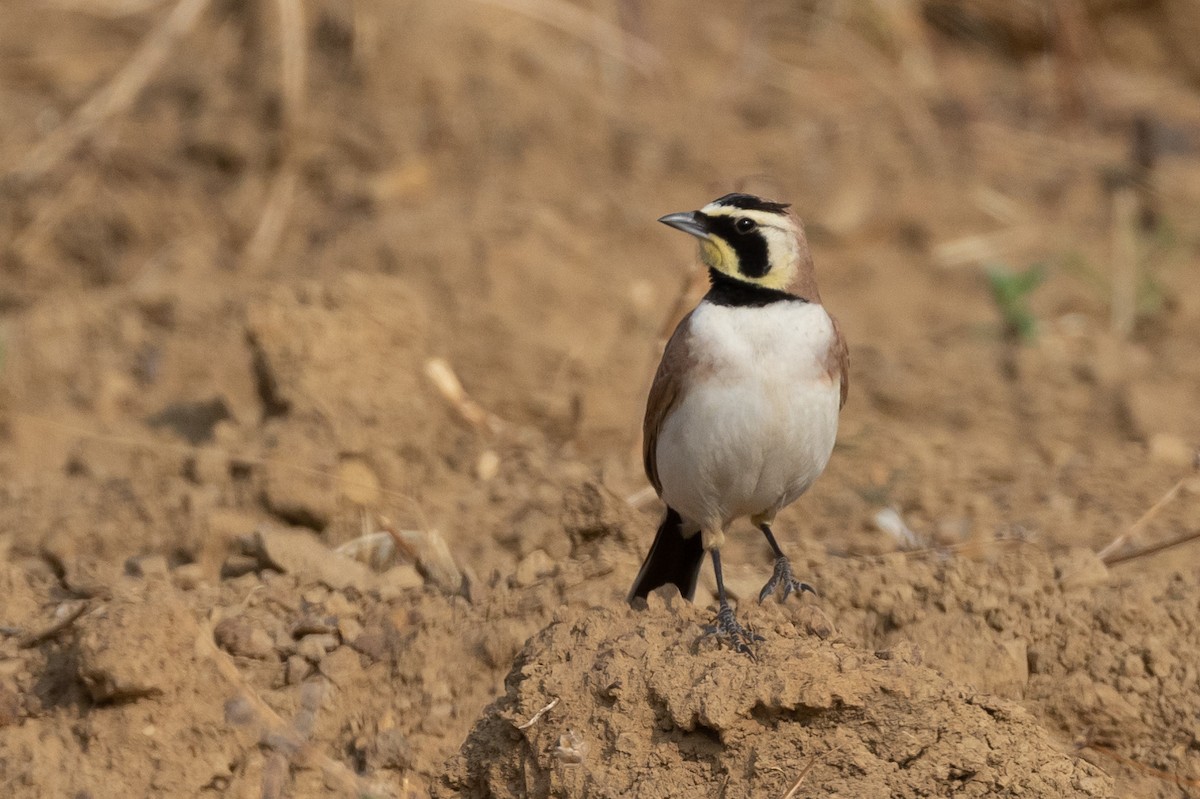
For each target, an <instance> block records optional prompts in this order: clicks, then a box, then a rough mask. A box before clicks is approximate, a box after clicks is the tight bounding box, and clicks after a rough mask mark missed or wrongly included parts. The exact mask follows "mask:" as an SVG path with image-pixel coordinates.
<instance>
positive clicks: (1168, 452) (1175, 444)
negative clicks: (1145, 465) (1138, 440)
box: [1147, 433, 1197, 469]
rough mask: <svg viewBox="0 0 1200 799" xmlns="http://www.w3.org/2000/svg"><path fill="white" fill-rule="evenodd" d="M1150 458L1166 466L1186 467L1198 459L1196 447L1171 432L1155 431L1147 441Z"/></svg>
mask: <svg viewBox="0 0 1200 799" xmlns="http://www.w3.org/2000/svg"><path fill="white" fill-rule="evenodd" d="M1147 450H1148V454H1149V455H1150V460H1152V461H1154V462H1156V463H1161V464H1163V465H1165V466H1174V467H1177V468H1180V469H1186V468H1188V467H1190V466H1192V465H1193V464H1194V463H1195V461H1196V452H1197V451H1196V448H1195V447H1192V446H1189V445H1188V443H1187V442H1186V441H1184V440H1183V439H1182V438H1179V437H1178V436H1173V435H1171V434H1170V433H1155V434H1154V435H1152V436H1150V440H1149V441H1148V442H1147Z"/></svg>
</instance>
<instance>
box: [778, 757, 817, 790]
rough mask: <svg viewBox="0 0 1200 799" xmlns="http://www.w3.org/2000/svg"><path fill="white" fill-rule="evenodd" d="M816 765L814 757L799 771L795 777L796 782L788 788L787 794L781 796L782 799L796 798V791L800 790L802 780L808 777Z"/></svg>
mask: <svg viewBox="0 0 1200 799" xmlns="http://www.w3.org/2000/svg"><path fill="white" fill-rule="evenodd" d="M816 765H817V758H816V757H815V756H814V757H813V758H812V759H810V760H809V761H808V763H807V764H806V765H805V766H804V768H803V769H801V770H800V774H799V776H797V777H796V781H795V782H793V783H792V787H791V788H788V792H787V793H785V794H784V795H783V799H793V797H795V796H796V791H798V790H800V786H801V785H803V784H804V780H805V779H806V778H807V777H808V775H809V773H810V772H811V771H812V770H813V768H815V767H816Z"/></svg>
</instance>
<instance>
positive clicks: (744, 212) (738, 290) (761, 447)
mask: <svg viewBox="0 0 1200 799" xmlns="http://www.w3.org/2000/svg"><path fill="white" fill-rule="evenodd" d="M789 208H790V204H788V203H781V202H774V201H771V200H765V199H763V198H761V197H757V196H755V195H752V194H745V193H741V192H735V193H732V194H726V195H724V196H723V197H719V198H717V199H716V200H713V201H712V202H710V203H709V204H707V205H705V206H704V207H702V208H701V209H700V210H698V211H685V212H681V213H673V214H667V215H666V216H664V217H662V218H661V219H659V220H658V221H659V222H662V223H663V224H665V225H668V226H670V227H672V228H676V229H678V230H681V231H683V232H684V233H688V234H690V235H692V236H695V237H696V238H697V239H699V244H700V260H701V262H702V263H703V264H704V265H705V266H706V267H707V268H708V276H709V289H708V292H707V293H706V294H705V295H704V297H703V298H702V299H701V300H700V302H699V303H698V304H697V305H696V307H695V308H694V309H692V311H691V312H690V313H688V314H687V315H686V316H685V317H684V318H683V319H682V320H681V321H680V322H679V324H678V326H677V327H676V328H675V331H674V333H673V334H672V335H671V337H670V339H669V340H668V341H667V345H666V348H665V349H664V351H663V355H662V360H661V361H660V362H659V365H658V370H657V372H656V374H655V376H654V381H653V383H652V384H651V388H650V393H649V397H648V398H647V402H646V415H645V420H644V422H643V428H642V432H643V436H642V455H643V464H644V466H645V470H646V476H647V477H648V478H649V480H650V483H651V485H653V487H654V490H655V491H656V492H657V494H658V496H659V498H660V499H662V501H663V503H664V504H665V505H666V511H665V513H664V515H663V519H662V522H661V523H660V524H659V527H658V532H657V533H656V535H655V537H654V543H653V544H652V545H651V547H650V551H649V553H648V554H647V556H646V560H645V562H644V563H643V564H642V567H641V570H640V571H639V572H638V575H637V579H636V580H635V581H634V584H633V587H632V589H631V590H630V593H629V596H628V600H629V601H630V602H633V601H634V600H635V599H637V598H643V599H644V598H645V597H646V596H647V595H648V594H649V593H650V592H651V591H653V590H655V589H656V588H658V587H660V586H663V585H666V584H673V585H675V586H676V587H677V588H678V590H679V592H680V594H682V595H683V596H684V597H685V598H686V599H688V600H689V601H691V600H693V599H694V597H695V593H696V582H697V579H698V577H699V574H700V569H701V567H702V565H703V562H704V557H705V553H708V555H709V556H710V557H711V559H712V565H713V571H714V573H715V576H716V581H717V600H718V611H717V615H716V619H715V623H714V625H712V626H710V627H708V628H707V630H708V632H709V633H712V634H715V635H716V636H717V637H718V638H719V639H721V640H722V641H724V642H726V643H728V644H730V645H731V646H732V647H733V648H734V649H736V650H737V651H740V652H744V653H751V651H752V647H753V646H754V645H756V644H757V642H758V641H761V640H762V638H761V636H758V635H756V634H754V633H752V632H751V631H750V630H748V629H747V628H746V627H744V626H743V625H742V624H741V623H740V622H739V621H738V620H737V617H736V616H735V614H734V612H733V609H732V608H731V607H730V604H729V597H728V595H727V593H726V590H725V582H724V576H723V575H722V573H721V548H722V546H723V545H724V543H725V535H726V532H727V530H728V528H729V527H730V525H731V524H732V523H733V522H734V521H736V520H738V519H742V518H749V519H750V521H751V523H752V524H753V525H754V526H756V527H757V528H758V529H759V530H761V531H762V534H763V535H764V536H765V537H766V540H767V543H768V544H769V545H770V547H771V550H772V551H773V552H774V555H775V564H774V569H773V571H772V574H771V577H770V579H769V580H768V581H767V583H766V584H765V585H764V586H763V588H762V591H761V592H760V593H759V602H760V603H761V602H763V601H765V600H766V598H767V597H768V596H770V595H772V594H774V593H777V592H779V593H780V601H786V600H787V598H788V596H789V595H791V594H792V593H793V592H796V593H797V594H799V593H801V592H803V591H810V592H812V593H814V594H815V593H816V592H815V590H814V589H813V587H812V586H811V585H809V584H808V583H805V582H802V581H800V580H798V579H797V578H796V576H795V574H794V573H793V570H792V565H791V562H790V561H789V560H788V558H787V556H786V555H785V554H784V552H783V550H782V549H781V548H780V546H779V542H778V541H777V540H776V539H775V535H774V533H773V532H772V529H771V525H772V523H773V522H774V520H775V517H776V515H777V514H778V513H779V511H781V510H782V509H783V508H785V507H787V506H788V505H790V504H791V503H793V502H795V501H796V500H797V499H798V498H799V497H800V495H801V494H803V493H804V492H805V491H807V490H808V488H809V487H810V486H811V485H812V484H813V482H814V481H815V480H816V479H817V477H818V476H819V475H820V474H821V473H822V472H823V471H824V470H825V467H826V465H827V464H828V463H829V459H830V456H831V455H832V453H833V447H834V442H835V439H836V437H837V427H838V416H839V414H840V412H841V409H842V407H843V406H844V405H845V404H846V395H847V392H848V390H849V374H848V368H849V351H848V349H847V345H846V341H845V339H844V338H843V337H842V332H841V329H840V327H839V326H838V322H837V320H836V319H835V318H834V317H833V316H832V315H830V314H829V312H828V311H826V310H825V307H824V305H822V303H821V295H820V292H819V291H818V290H817V281H816V274H815V271H814V267H813V260H812V254H811V252H810V251H809V247H808V240H807V238H806V237H805V233H804V227H803V225H802V223H801V221H800V219H799V217H797V216H796V214H795V213H793V212H792V211H790V210H789Z"/></svg>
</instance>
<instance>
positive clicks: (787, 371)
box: [656, 302, 840, 533]
mask: <svg viewBox="0 0 1200 799" xmlns="http://www.w3.org/2000/svg"><path fill="white" fill-rule="evenodd" d="M833 337H834V331H833V322H832V320H830V318H829V314H827V313H826V312H825V309H824V308H823V307H821V306H820V305H818V304H814V303H801V302H777V303H773V304H771V305H767V306H763V307H758V308H749V307H729V306H720V305H712V304H710V303H706V302H704V303H701V304H700V305H699V307H697V309H696V310H695V311H694V312H693V314H692V317H691V321H690V340H689V342H688V344H689V349H690V352H691V354H692V357H693V362H694V364H693V368H694V369H696V372H694V373H693V375H692V377H693V379H691V380H689V381H688V389H687V391H686V392H685V395H684V397H683V398H682V399H681V401H680V403H679V404H678V405H677V406H676V407H675V409H674V410H673V411H672V412H671V413H670V415H669V416H668V418H667V419H666V420H665V421H664V423H663V427H662V429H661V431H660V433H659V438H658V445H657V446H658V449H657V452H656V455H657V462H658V476H659V479H660V481H661V482H662V487H663V490H662V497H663V500H664V501H665V502H666V503H667V504H668V505H670V506H671V507H673V508H675V509H676V510H678V511H679V512H680V514H681V515H683V517H684V518H685V519H687V520H689V521H690V522H692V525H690V526H696V527H700V528H703V529H705V530H708V531H710V532H713V533H716V532H718V531H720V530H723V529H724V528H725V527H726V526H727V525H728V524H729V522H731V521H732V520H733V519H736V518H738V517H741V516H762V517H765V518H771V517H773V516H774V515H775V513H776V512H778V511H779V510H780V509H781V508H783V507H784V506H785V505H788V504H790V503H791V502H793V501H795V500H796V499H797V498H798V497H799V496H800V495H801V494H802V493H804V491H805V490H807V489H808V487H809V486H810V485H811V484H812V482H813V481H814V480H815V479H816V478H817V476H818V475H820V473H821V472H822V471H824V469H825V465H826V464H827V463H828V462H829V456H830V453H831V452H832V451H833V443H834V438H835V437H836V435H837V418H838V406H839V402H840V386H839V385H838V383H837V380H836V378H831V377H830V375H829V374H828V370H827V367H826V358H827V355H828V352H829V348H830V345H831V344H832V343H833Z"/></svg>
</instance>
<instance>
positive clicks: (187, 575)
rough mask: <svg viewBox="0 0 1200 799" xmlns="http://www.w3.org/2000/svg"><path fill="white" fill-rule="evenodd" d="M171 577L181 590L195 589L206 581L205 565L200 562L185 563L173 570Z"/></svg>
mask: <svg viewBox="0 0 1200 799" xmlns="http://www.w3.org/2000/svg"><path fill="white" fill-rule="evenodd" d="M171 579H172V580H173V581H174V582H175V587H176V588H178V589H180V590H181V591H193V590H195V589H197V588H199V587H200V586H201V585H203V584H204V582H205V574H204V567H203V566H201V565H200V564H199V563H185V564H184V565H182V566H180V567H178V568H176V569H175V570H174V571H173V572H171Z"/></svg>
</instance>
